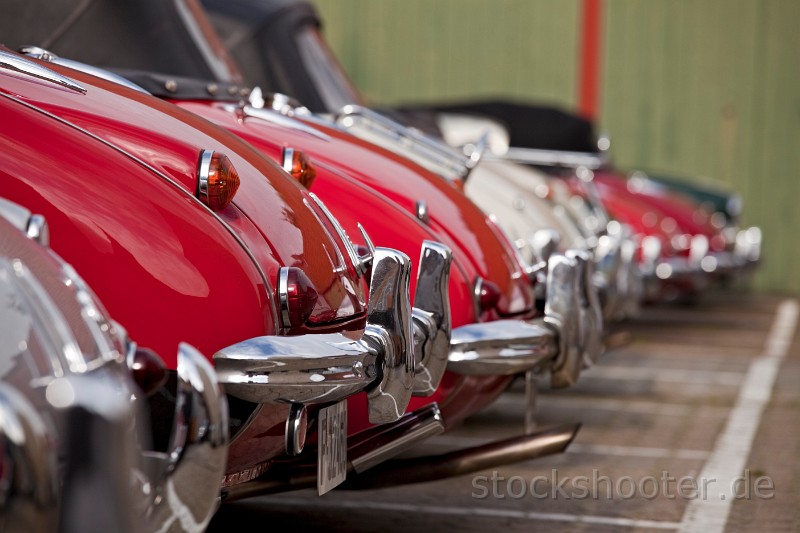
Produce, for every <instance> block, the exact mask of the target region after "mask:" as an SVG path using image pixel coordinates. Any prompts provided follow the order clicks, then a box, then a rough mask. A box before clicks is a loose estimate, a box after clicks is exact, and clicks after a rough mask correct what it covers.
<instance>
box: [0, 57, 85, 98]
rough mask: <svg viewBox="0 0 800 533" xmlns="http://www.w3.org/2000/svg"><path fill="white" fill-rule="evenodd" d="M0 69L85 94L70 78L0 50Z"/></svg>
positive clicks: (82, 88)
mask: <svg viewBox="0 0 800 533" xmlns="http://www.w3.org/2000/svg"><path fill="white" fill-rule="evenodd" d="M0 68H4V69H7V70H11V71H13V72H16V73H19V74H24V75H26V76H30V77H32V78H36V79H39V80H44V81H49V82H50V83H52V84H54V85H58V86H59V87H64V88H65V89H70V90H72V91H75V92H77V93H81V94H86V89H85V88H84V87H82V86H80V85H78V83H77V82H75V81H73V80H71V79H70V78H67V77H66V76H62V75H61V74H59V73H57V72H55V71H54V70H51V69H49V68H47V67H43V66H42V65H39V64H37V63H34V62H33V61H31V60H30V59H26V58H24V57H19V56H17V55H15V54H12V53H10V52H6V51H4V50H0Z"/></svg>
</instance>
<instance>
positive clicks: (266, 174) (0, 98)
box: [0, 65, 366, 476]
mask: <svg viewBox="0 0 800 533" xmlns="http://www.w3.org/2000/svg"><path fill="white" fill-rule="evenodd" d="M48 68H51V69H52V70H58V71H59V72H61V73H62V74H64V75H66V76H69V77H70V78H71V79H72V80H74V81H76V82H77V83H79V84H80V85H82V86H83V87H84V88H86V94H85V95H82V94H80V93H79V92H76V91H72V90H69V89H64V88H60V87H57V86H55V85H53V84H50V83H48V82H46V81H39V80H36V79H34V78H30V77H27V76H24V75H21V76H18V75H14V74H11V75H6V74H5V73H3V75H0V113H2V116H3V121H0V140H2V143H3V144H2V146H3V147H4V150H2V151H0V163H2V165H1V166H0V179H2V183H3V184H4V191H3V195H4V197H6V198H8V199H9V200H12V201H15V202H17V203H20V204H23V205H25V206H26V207H28V208H29V209H31V210H32V211H34V212H36V213H40V214H42V215H44V216H45V217H46V218H47V220H48V221H49V225H50V228H51V246H52V248H53V249H54V250H55V251H56V252H57V253H59V254H60V255H61V256H62V257H64V258H65V259H66V260H67V261H69V262H70V263H71V264H73V265H74V267H75V268H76V269H77V270H78V271H80V272H81V275H82V276H83V277H84V278H85V279H86V281H87V282H88V283H89V284H91V286H92V287H93V289H94V291H95V292H96V293H97V294H98V296H99V297H100V298H102V300H103V302H105V304H106V307H107V308H108V310H109V312H110V313H112V314H113V316H114V317H115V318H116V319H117V320H119V322H120V323H121V324H123V325H124V327H125V328H126V329H127V330H128V332H129V333H130V335H131V336H132V337H135V338H136V339H137V340H138V341H139V342H140V343H141V345H142V346H146V347H149V348H152V349H154V350H156V351H157V352H158V353H159V354H160V355H161V356H162V357H163V358H164V360H165V362H166V363H167V365H168V367H170V368H173V369H174V368H175V367H176V359H175V354H176V353H177V345H178V343H179V342H189V343H191V344H193V345H194V346H196V347H197V348H198V349H199V350H200V351H201V352H203V353H204V354H206V356H211V354H213V353H215V352H216V351H217V350H219V349H221V348H224V347H226V346H229V345H232V344H235V343H237V342H240V341H242V340H245V339H249V338H253V337H258V336H261V335H272V334H276V333H277V332H278V331H279V330H280V325H279V324H278V318H277V317H278V314H277V310H276V308H275V305H274V302H276V301H277V298H276V295H275V293H274V287H275V285H276V283H275V279H276V276H277V272H278V269H279V268H280V267H282V266H299V267H300V268H302V269H303V270H304V271H305V272H306V274H307V275H308V277H309V278H311V279H312V281H313V282H314V284H315V286H316V287H317V288H318V290H319V292H320V294H321V295H324V296H325V297H326V298H327V299H328V302H327V304H328V305H329V307H328V309H325V308H321V309H316V310H315V312H316V313H317V316H318V317H322V318H325V319H328V318H330V317H331V316H333V315H331V313H330V311H332V312H335V313H336V314H335V316H336V317H341V318H339V319H338V320H336V321H334V322H332V323H330V324H320V325H313V327H312V326H309V327H307V328H306V329H313V330H314V331H320V332H325V331H340V332H341V331H346V330H353V331H357V330H360V329H363V328H364V323H365V302H364V294H365V289H366V282H365V280H364V279H363V278H361V277H356V275H355V273H354V272H355V269H354V267H353V265H352V264H351V263H349V262H347V263H346V264H345V265H344V267H345V268H343V269H342V268H337V267H339V266H342V265H339V264H338V263H339V262H340V261H341V260H340V259H337V257H344V258H346V257H348V254H347V251H346V250H345V249H343V246H344V245H343V243H342V240H341V239H340V238H339V237H338V236H334V233H335V231H334V230H333V228H332V226H331V224H330V222H329V221H328V220H327V218H325V217H324V215H323V214H322V213H321V211H318V208H316V206H315V205H314V202H313V200H311V198H310V197H309V196H308V191H306V190H305V189H304V188H302V187H300V186H299V185H298V184H297V183H296V182H295V181H294V180H292V179H291V178H290V177H289V176H288V175H287V174H286V173H285V172H283V170H281V169H280V168H279V167H277V166H276V165H275V164H274V163H273V162H271V161H270V160H268V159H267V158H265V157H264V156H262V155H261V154H260V153H258V152H257V151H255V150H254V149H253V148H252V147H250V146H249V145H247V144H246V143H243V142H242V141H241V140H240V139H238V138H237V137H234V136H232V135H230V134H228V133H226V132H225V131H223V130H221V129H219V128H216V127H214V126H213V125H211V124H210V123H208V122H207V121H204V120H202V119H200V118H199V117H196V116H194V115H191V114H190V113H187V112H185V111H182V110H180V109H178V108H176V107H175V106H172V105H170V104H167V103H165V102H162V101H159V100H157V99H155V98H153V97H150V96H147V95H143V94H140V93H136V92H134V91H131V90H129V89H125V88H122V87H119V86H117V85H116V84H112V83H108V82H105V81H102V80H99V79H97V78H94V77H92V76H88V75H83V74H81V73H79V72H74V71H71V70H69V69H63V68H60V67H56V66H54V65H48ZM126 113H128V114H130V115H131V121H130V123H129V122H127V121H126ZM151 132H153V135H154V137H155V138H156V139H158V141H157V142H153V141H152V139H151V138H150V133H151ZM139 140H141V142H139ZM201 149H213V150H220V151H223V152H224V153H225V154H226V155H227V156H228V157H229V158H230V159H231V161H232V162H233V164H234V165H235V167H236V169H237V171H238V173H239V175H240V178H241V186H240V189H239V192H238V193H237V197H236V200H237V201H235V202H234V204H232V205H230V206H229V207H227V208H226V209H224V210H223V211H220V212H218V213H216V214H215V213H213V212H212V211H211V210H209V209H208V208H206V207H205V206H204V205H203V204H202V203H200V201H199V200H197V199H196V198H195V195H194V191H192V185H191V184H192V180H194V179H195V173H196V170H195V168H196V164H197V161H198V156H199V153H200V150H201ZM218 217H219V218H218ZM321 221H322V223H321ZM223 222H224V223H223ZM267 236H268V237H269V238H267ZM337 250H338V253H337ZM251 252H252V255H249V254H250V253H251ZM345 261H346V260H345ZM337 270H338V272H336V271H337ZM320 300H323V298H320ZM293 332H294V331H293ZM362 397H363V394H362ZM362 401H363V403H364V404H365V405H366V401H365V400H362ZM278 420H279V421H280V423H276V421H278ZM285 421H286V406H284V405H280V404H263V405H262V406H260V407H259V408H258V411H257V414H256V415H255V416H254V417H252V419H251V421H250V422H252V424H251V426H252V427H251V428H248V430H247V431H243V432H240V434H239V435H237V436H236V438H235V439H234V440H233V441H232V443H231V446H230V448H229V450H230V457H231V458H232V459H231V461H230V462H229V465H228V472H229V473H230V474H233V475H234V476H235V475H236V474H237V473H238V472H239V471H240V470H241V468H246V467H249V466H253V465H267V464H268V463H269V461H270V460H272V459H273V458H275V457H276V456H278V455H282V454H283V452H284V446H285V445H284V431H285V430H284V426H285ZM241 422H242V423H244V422H245V421H244V420H242V421H241ZM250 437H252V440H249V438H250Z"/></svg>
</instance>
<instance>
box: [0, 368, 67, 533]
mask: <svg viewBox="0 0 800 533" xmlns="http://www.w3.org/2000/svg"><path fill="white" fill-rule="evenodd" d="M0 459H2V464H3V465H4V466H3V468H2V471H0V482H1V483H2V485H0V499H1V500H2V504H3V505H2V508H3V515H4V521H6V522H7V523H11V524H17V525H18V526H19V530H20V531H24V530H27V531H55V529H56V527H57V524H58V492H59V478H58V463H57V460H56V452H55V450H54V448H53V446H52V440H51V438H50V437H49V436H48V428H47V427H46V425H45V422H44V420H42V418H41V416H40V415H39V413H37V412H36V409H35V408H34V407H33V406H32V405H31V404H30V403H29V402H28V401H27V400H26V399H25V397H24V396H23V395H22V394H21V393H19V392H18V391H17V390H16V389H14V388H13V387H12V386H10V385H8V384H5V383H0Z"/></svg>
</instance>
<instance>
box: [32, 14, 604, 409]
mask: <svg viewBox="0 0 800 533" xmlns="http://www.w3.org/2000/svg"><path fill="white" fill-rule="evenodd" d="M180 6H182V8H181V9H177V8H174V7H173V8H169V7H164V6H160V5H158V6H157V5H151V4H150V3H147V4H145V5H142V6H138V7H137V9H135V10H134V11H133V12H130V13H128V12H127V10H126V9H125V8H119V6H111V5H105V4H102V3H101V4H98V5H95V6H92V9H91V10H90V11H89V12H87V13H85V16H82V17H81V18H80V21H76V24H74V25H70V27H68V28H66V29H65V31H64V32H60V35H59V37H58V39H57V41H58V44H59V46H60V47H61V49H63V50H69V51H71V52H72V53H73V54H74V55H76V56H77V57H79V58H86V57H92V56H93V55H94V54H96V52H97V51H98V50H97V48H96V47H93V46H90V45H89V46H87V42H86V41H85V40H84V39H83V38H82V37H81V36H86V34H85V33H84V32H83V31H81V28H86V27H87V25H92V24H102V25H103V26H104V27H106V28H108V27H112V26H116V25H119V24H124V26H125V30H124V31H135V30H134V29H133V28H137V27H138V28H141V29H142V31H145V30H146V27H147V26H146V24H145V22H146V21H147V20H151V19H153V17H155V16H156V14H158V13H160V14H164V13H171V14H172V15H173V16H170V17H168V18H169V19H170V20H173V21H175V20H179V21H180V22H181V23H180V24H175V25H174V26H172V27H169V28H166V29H165V28H164V27H161V28H160V29H159V30H156V31H155V33H158V35H155V36H153V37H154V39H153V40H149V39H148V41H146V42H145V41H139V42H140V45H141V50H139V51H134V50H132V49H131V47H130V46H129V43H128V42H127V41H126V42H125V43H122V42H121V41H120V40H118V39H116V38H114V39H108V40H104V41H105V44H104V49H105V50H106V51H110V50H111V49H114V50H116V52H114V53H113V54H111V55H110V56H109V55H108V54H104V55H105V61H104V62H105V63H106V64H108V63H109V62H116V61H118V63H117V65H118V66H120V65H122V66H126V67H142V66H145V67H150V68H154V69H157V70H165V69H167V68H169V69H173V71H175V72H177V73H182V72H186V71H187V70H190V71H194V72H195V73H196V74H201V75H208V73H209V72H210V73H211V74H212V75H213V76H214V77H215V78H217V79H218V81H214V82H208V83H200V84H198V83H196V82H193V81H192V80H186V79H183V78H180V77H177V76H175V75H173V74H169V75H167V76H163V77H160V76H158V75H148V74H136V73H132V72H125V73H124V74H125V75H126V76H127V77H128V78H129V79H133V80H134V81H135V82H136V83H137V85H139V86H141V87H144V88H145V89H146V90H147V91H148V92H151V93H154V94H159V95H160V96H162V97H172V98H173V99H175V98H181V99H182V100H184V103H182V104H181V105H184V106H186V107H188V108H190V109H191V110H192V111H194V112H197V113H198V114H202V115H203V116H206V117H207V118H211V119H212V120H215V121H217V122H218V123H220V124H223V125H224V126H225V127H226V128H231V129H233V130H234V131H236V132H237V133H238V134H240V135H242V136H246V137H247V138H248V140H250V141H251V142H256V141H257V140H258V139H259V138H260V137H261V136H264V135H266V136H267V138H266V139H263V140H262V141H261V142H262V143H264V142H267V143H269V142H270V141H268V139H269V138H270V137H269V136H270V135H273V137H272V142H273V146H274V143H275V142H283V143H284V144H285V143H287V142H289V141H288V140H287V139H286V137H287V136H292V135H294V136H295V137H296V138H295V137H292V138H294V140H293V141H291V142H293V143H294V144H295V145H298V144H299V147H305V148H307V151H309V153H311V154H312V155H313V156H315V157H319V158H320V159H322V162H323V163H324V164H328V165H331V166H336V167H337V168H338V169H339V170H340V171H341V170H344V171H346V172H347V173H348V174H350V175H351V177H353V178H355V179H356V180H357V181H360V182H361V183H363V184H366V185H369V186H370V187H371V188H373V189H375V190H377V191H378V192H380V193H381V194H383V195H386V196H387V197H388V198H389V199H391V200H394V201H396V202H397V204H398V205H400V206H401V207H403V208H405V209H406V210H407V211H408V212H410V213H413V214H416V215H417V216H425V219H426V223H427V224H428V226H429V227H430V228H431V229H432V230H434V231H435V232H436V235H438V236H439V237H441V238H442V240H444V241H445V242H447V243H448V244H449V245H450V246H451V247H453V248H454V249H456V251H457V261H462V262H463V265H464V266H463V267H462V270H463V269H464V268H467V269H469V270H468V271H467V272H466V274H467V276H466V279H465V281H464V283H463V284H462V285H460V288H459V290H460V291H461V296H460V297H461V298H462V300H463V299H464V298H465V297H466V301H465V304H466V305H463V306H462V305H454V306H453V308H454V309H457V310H458V311H459V312H460V313H464V314H465V315H464V316H465V317H467V318H466V319H465V320H464V322H466V323H470V322H474V321H475V320H476V319H478V318H482V319H483V320H488V319H497V318H501V317H502V318H505V317H514V316H517V317H519V318H526V316H531V314H532V312H533V301H532V295H531V291H530V280H529V277H528V276H529V274H530V273H529V272H525V271H524V270H523V269H524V266H523V265H520V263H519V261H518V259H517V256H516V254H515V253H514V250H513V246H512V245H511V244H510V243H509V242H508V241H507V240H506V239H505V238H504V237H503V236H502V235H499V232H498V230H497V228H496V227H494V226H493V224H492V223H491V221H489V220H488V219H487V218H486V217H485V216H484V215H483V214H482V213H480V211H479V210H477V208H476V207H475V206H474V205H473V204H472V203H471V202H469V201H468V200H466V198H465V197H464V196H463V195H461V194H460V193H459V192H458V191H456V190H454V189H453V188H452V187H450V186H448V185H447V184H445V183H444V182H442V181H441V180H439V179H436V178H435V177H434V176H433V175H431V174H430V173H426V172H425V171H423V170H422V169H421V168H419V167H417V166H416V165H413V164H411V163H409V162H408V161H406V160H405V159H404V158H402V157H398V156H396V155H394V154H392V153H390V152H386V151H382V150H379V149H376V148H375V147H374V146H372V145H369V144H367V143H364V142H362V141H357V140H355V139H353V138H352V137H350V136H348V135H346V134H345V133H343V132H341V131H339V130H338V129H333V128H332V127H331V125H330V124H329V125H327V126H321V125H319V124H317V123H314V124H313V126H314V127H315V128H317V130H318V129H319V128H327V129H328V131H324V132H319V133H318V134H317V135H316V136H314V135H308V131H305V132H303V134H304V135H300V136H298V135H297V128H296V127H292V128H288V129H284V131H274V130H273V133H270V127H273V128H274V126H270V125H269V124H268V122H271V121H273V120H274V117H273V116H272V115H274V113H270V112H268V111H264V110H259V109H258V108H257V106H256V105H248V106H242V107H241V109H236V108H234V109H232V108H231V106H230V104H228V105H220V104H214V103H213V102H211V101H210V100H212V99H216V100H223V101H224V100H229V101H230V100H231V99H233V100H234V101H235V100H236V99H238V97H239V96H240V95H241V93H242V88H241V86H236V85H232V84H229V83H225V82H224V81H223V80H235V79H237V76H236V74H235V72H232V71H231V64H230V62H229V61H228V60H227V58H225V57H223V56H224V54H221V53H220V50H219V48H220V47H219V45H218V44H217V43H216V41H215V40H214V37H213V34H210V31H209V28H208V25H207V23H206V22H205V20H204V19H203V18H202V13H199V12H198V8H197V5H196V4H195V3H193V2H181V3H180ZM128 15H130V16H128ZM101 18H102V20H101ZM147 31H148V32H149V30H147ZM120 34H122V32H121V33H120ZM148 34H149V33H148ZM184 37H186V39H185V38H184ZM187 39H188V40H187ZM172 40H175V43H176V45H177V43H178V42H181V43H183V46H182V47H180V46H161V47H160V48H159V50H160V52H159V53H158V54H156V55H157V56H158V57H157V58H156V55H153V54H151V53H150V50H152V48H151V46H153V44H154V43H156V42H160V43H161V44H162V45H166V44H167V43H169V42H171V41H172ZM192 41H194V42H199V43H200V44H198V45H197V47H196V48H195V49H194V50H189V49H187V48H186V44H187V43H191V42H192ZM189 47H190V48H191V44H189ZM176 50H180V54H177V53H175V51H176ZM117 52H119V53H117ZM28 53H31V54H35V55H37V56H38V57H45V56H46V57H48V58H51V59H52V54H49V53H46V52H43V51H36V50H33V49H30V50H28ZM187 53H189V54H192V55H193V57H192V59H191V60H190V61H184V59H183V57H184V55H185V54H187ZM217 55H219V57H216V56H217ZM58 61H61V62H64V60H58ZM203 62H205V65H204V66H203V68H200V67H198V64H199V63H203ZM66 64H68V61H67V62H66ZM215 66H224V68H220V69H215ZM82 68H84V67H82ZM90 68H91V67H90ZM90 71H91V70H90ZM94 73H95V74H97V75H100V76H103V73H102V72H100V71H99V70H94ZM187 99H188V100H205V102H204V103H200V102H189V103H185V100H187ZM234 107H236V106H234ZM259 114H260V115H262V116H260V118H261V119H263V120H262V124H257V121H256V120H248V121H245V120H244V119H253V118H258V117H255V115H259ZM290 122H295V121H290ZM285 123H286V121H284V126H285V125H286V124H285ZM308 129H309V128H306V130H308ZM248 135H249V136H248ZM276 135H277V137H275V136H276ZM319 137H326V138H327V140H328V143H327V144H325V143H322V144H320V143H317V144H315V145H311V146H309V143H313V142H314V139H315V138H316V139H317V140H319ZM334 140H335V141H336V142H335V143H333V141H334ZM295 147H297V146H295ZM289 148H292V150H293V149H294V147H289ZM278 150H279V151H280V150H281V147H280V146H278ZM343 153H344V154H347V157H342V154H343ZM273 157H275V158H276V159H277V160H279V161H281V160H282V158H283V157H284V156H283V155H282V154H281V153H276V154H273ZM337 159H338V162H337ZM342 161H350V162H351V163H342ZM342 165H344V167H343V166H342ZM290 166H291V165H290ZM384 174H385V175H387V176H388V175H391V176H393V178H394V179H387V178H386V177H383V175H384ZM322 181H327V180H319V179H317V183H321V182H322ZM400 182H402V183H403V184H404V186H405V187H404V188H400V187H398V186H397V185H398V183H400ZM412 184H413V187H414V188H413V189H410V190H404V189H405V188H410V187H412ZM321 186H323V185H315V190H318V192H320V191H321V190H320V189H316V188H317V187H321ZM336 186H337V187H341V185H336ZM348 186H349V187H352V185H348ZM323 198H324V199H325V200H326V202H327V203H329V204H331V205H334V204H336V203H337V202H338V203H339V205H340V206H341V208H340V209H337V208H334V209H332V210H333V212H334V214H335V215H336V216H337V217H340V218H342V219H343V220H345V219H349V220H350V221H353V220H354V219H353V216H352V214H351V213H349V211H350V209H351V208H352V203H351V202H348V201H346V200H342V197H341V196H340V195H336V194H332V193H331V194H327V193H323ZM429 206H430V207H429ZM428 207H429V211H428V212H427V215H426V213H423V211H425V209H426V208H428ZM365 216H368V215H365ZM381 223H382V224H383V225H384V227H386V221H381ZM348 229H350V230H351V234H357V233H356V232H355V229H356V228H355V226H354V224H352V225H351V226H350V228H348ZM388 231H393V232H394V233H397V230H396V229H394V230H392V229H389V230H388ZM381 237H382V238H385V237H384V236H383V235H382V236H381ZM364 244H366V243H364ZM406 251H407V249H406ZM467 261H469V262H467ZM555 261H560V262H561V263H563V265H564V267H563V270H571V269H572V270H574V269H580V270H581V275H580V276H575V275H573V274H568V276H572V277H580V281H581V283H584V282H585V279H586V278H588V277H589V273H588V271H587V272H586V273H585V274H584V271H583V270H582V268H583V259H582V258H580V257H577V258H560V259H556V260H555ZM579 265H580V266H579ZM554 275H556V276H559V275H561V274H554ZM478 278H480V280H479V279H478ZM553 285H554V288H552V289H551V293H553V294H552V297H551V304H550V306H549V307H548V311H550V312H549V314H550V315H551V316H550V318H549V321H550V322H551V323H556V322H558V323H559V327H560V328H561V335H560V339H559V343H560V346H559V348H560V349H559V357H558V358H557V360H556V364H555V370H556V372H555V373H554V376H555V377H554V382H555V383H557V384H559V383H561V384H569V383H571V382H573V381H574V379H575V377H576V375H577V371H578V370H579V368H580V364H581V363H580V361H581V354H580V350H579V349H577V348H578V346H577V345H578V344H579V341H578V340H577V336H578V335H579V333H578V331H586V330H592V331H594V332H596V331H597V330H598V329H599V324H598V325H596V326H595V327H593V328H579V327H578V326H577V325H575V317H574V316H573V315H574V313H573V312H571V311H564V310H563V308H564V306H570V305H572V304H571V302H573V301H574V297H573V296H557V294H558V290H560V289H564V290H566V291H571V289H570V287H571V285H573V283H561V284H559V283H553ZM556 285H561V286H560V287H555V286H556ZM476 287H477V290H478V293H479V294H484V296H483V297H482V298H480V299H479V301H478V303H481V302H482V303H483V305H484V307H485V309H483V310H481V309H478V310H477V314H476V313H474V311H475V310H474V305H472V302H473V300H474V297H473V296H472V294H473V293H474V292H475V290H476ZM464 289H466V290H464ZM498 289H499V291H498ZM496 292H499V295H497V294H495V293H496ZM451 296H452V295H451ZM580 301H581V302H583V303H586V302H590V301H591V300H587V299H585V298H581V300H580ZM556 302H557V303H558V305H560V306H561V307H562V309H561V310H560V311H561V312H559V310H557V309H555V306H556ZM573 307H575V306H573ZM470 314H471V316H469V315H470ZM455 319H456V320H455V321H454V323H455V322H462V320H461V319H460V318H459V317H455ZM510 328H514V329H510ZM458 334H459V332H458V331H457V332H456V333H455V335H456V336H458ZM464 334H465V335H467V334H468V336H467V337H466V339H468V341H469V342H468V346H470V350H471V352H475V348H476V346H477V345H476V344H475V339H476V335H479V337H480V339H481V341H482V342H483V343H484V346H485V347H486V348H485V349H484V350H483V351H484V352H486V353H485V354H484V355H483V356H482V357H481V358H480V360H477V361H473V360H470V364H469V365H468V366H469V367H470V368H471V370H470V372H472V373H474V372H477V370H476V369H477V367H478V365H482V368H483V370H482V371H481V372H483V373H489V374H492V375H494V374H497V373H510V372H513V371H517V370H519V369H521V368H523V365H524V366H525V367H527V368H529V367H531V366H532V362H535V361H538V360H539V359H541V358H542V357H543V354H541V353H538V349H537V353H536V354H535V355H534V356H533V357H531V356H528V358H527V359H525V358H523V357H522V356H523V354H522V353H519V354H518V355H519V356H518V357H517V358H515V359H514V360H511V359H510V358H507V357H504V358H499V357H498V355H497V353H496V352H497V348H496V345H497V344H498V342H502V343H505V344H506V345H508V344H509V343H511V342H514V341H519V340H521V339H526V340H528V339H531V338H534V339H535V342H534V344H535V345H537V346H538V344H539V343H541V342H542V340H541V339H551V340H550V341H549V343H550V344H551V345H552V344H554V343H555V340H553V338H552V337H553V336H552V334H551V333H550V332H549V330H547V329H542V328H541V327H539V328H531V327H530V326H529V325H527V324H524V323H522V322H520V321H518V320H517V321H513V322H503V323H499V322H492V323H489V324H487V325H486V326H485V327H481V328H479V329H477V330H475V328H472V329H468V330H464ZM590 337H591V338H593V339H596V338H597V335H594V336H593V337H592V336H590V335H585V336H584V337H583V338H584V339H588V338H590ZM581 340H582V339H581ZM584 344H586V343H584ZM597 345H598V342H596V341H595V342H594V343H593V346H595V348H594V350H595V351H596V350H597V348H596V346H597ZM456 348H457V349H456V351H457V352H459V351H462V350H463V349H464V348H463V347H461V348H459V347H458V346H456ZM586 351H589V352H591V351H592V350H586ZM475 353H477V352H475ZM457 357H460V356H457ZM493 361H494V362H493ZM498 363H500V364H498ZM459 364H460V365H461V366H465V364H464V363H463V357H462V362H461V363H455V362H454V365H455V366H458V365H459ZM498 368H501V369H502V370H498ZM460 381H464V380H463V379H462V380H460ZM507 381H508V378H503V380H500V382H507ZM496 389H498V390H499V387H497V388H496ZM464 396H470V397H471V402H470V403H472V404H476V403H477V402H476V401H475V395H474V394H473V395H468V394H466V393H464ZM471 409H474V407H472V408H471ZM460 410H461V411H462V412H464V413H466V412H468V411H467V410H465V409H463V408H460ZM461 417H463V414H458V416H454V417H453V418H454V419H458V418H461Z"/></svg>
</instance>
